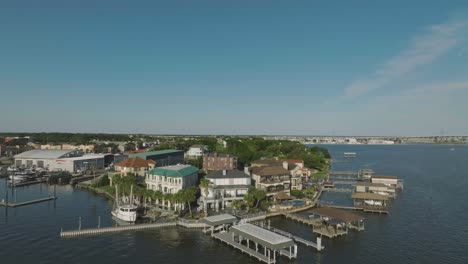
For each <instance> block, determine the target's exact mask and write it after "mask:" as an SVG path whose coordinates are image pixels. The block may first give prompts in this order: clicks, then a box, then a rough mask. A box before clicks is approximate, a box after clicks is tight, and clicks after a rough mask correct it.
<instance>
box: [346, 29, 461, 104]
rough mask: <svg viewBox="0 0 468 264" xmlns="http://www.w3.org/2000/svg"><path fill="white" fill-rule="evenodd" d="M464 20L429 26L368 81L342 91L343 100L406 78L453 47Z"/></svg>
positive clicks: (458, 40)
mask: <svg viewBox="0 0 468 264" xmlns="http://www.w3.org/2000/svg"><path fill="white" fill-rule="evenodd" d="M467 25H468V23H467V21H449V22H446V23H442V24H438V25H433V26H431V27H429V28H428V29H427V30H426V32H425V33H424V34H421V35H418V36H416V37H414V38H413V39H412V40H411V42H410V45H409V47H408V48H407V49H405V50H404V51H402V52H401V53H399V54H398V55H396V56H395V57H393V58H391V59H390V60H388V61H387V62H385V63H384V64H383V65H382V66H381V67H379V68H378V69H377V70H376V71H375V72H374V73H373V74H372V75H371V76H370V77H369V78H365V79H363V80H359V81H356V82H354V83H352V84H351V85H349V86H348V87H346V88H345V91H344V92H345V97H347V98H353V97H356V96H359V95H362V94H365V93H368V92H370V91H373V90H375V89H379V88H381V87H383V86H385V85H387V84H388V83H390V82H391V81H394V80H396V79H398V78H400V77H402V76H405V75H407V74H409V73H411V72H413V71H415V70H416V69H417V68H418V67H420V66H424V65H427V64H430V63H431V62H433V61H434V60H436V59H437V58H439V57H441V56H442V55H443V54H445V53H446V52H448V51H449V50H451V49H452V48H453V47H455V46H456V45H457V44H458V43H459V42H460V41H461V39H462V37H464V35H463V34H464V33H466V32H464V31H463V30H464V29H466V27H467Z"/></svg>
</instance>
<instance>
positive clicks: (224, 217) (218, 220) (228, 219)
mask: <svg viewBox="0 0 468 264" xmlns="http://www.w3.org/2000/svg"><path fill="white" fill-rule="evenodd" d="M236 221H237V218H236V217H235V216H232V215H230V214H220V215H214V216H208V217H205V218H203V219H202V220H201V222H202V223H205V224H207V225H210V226H216V225H223V224H232V223H234V222H236Z"/></svg>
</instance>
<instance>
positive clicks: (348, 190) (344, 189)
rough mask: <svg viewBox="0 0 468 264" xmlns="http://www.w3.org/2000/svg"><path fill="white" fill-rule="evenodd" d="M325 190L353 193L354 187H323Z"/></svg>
mask: <svg viewBox="0 0 468 264" xmlns="http://www.w3.org/2000/svg"><path fill="white" fill-rule="evenodd" d="M323 191H324V192H338V193H352V192H353V189H348V188H323Z"/></svg>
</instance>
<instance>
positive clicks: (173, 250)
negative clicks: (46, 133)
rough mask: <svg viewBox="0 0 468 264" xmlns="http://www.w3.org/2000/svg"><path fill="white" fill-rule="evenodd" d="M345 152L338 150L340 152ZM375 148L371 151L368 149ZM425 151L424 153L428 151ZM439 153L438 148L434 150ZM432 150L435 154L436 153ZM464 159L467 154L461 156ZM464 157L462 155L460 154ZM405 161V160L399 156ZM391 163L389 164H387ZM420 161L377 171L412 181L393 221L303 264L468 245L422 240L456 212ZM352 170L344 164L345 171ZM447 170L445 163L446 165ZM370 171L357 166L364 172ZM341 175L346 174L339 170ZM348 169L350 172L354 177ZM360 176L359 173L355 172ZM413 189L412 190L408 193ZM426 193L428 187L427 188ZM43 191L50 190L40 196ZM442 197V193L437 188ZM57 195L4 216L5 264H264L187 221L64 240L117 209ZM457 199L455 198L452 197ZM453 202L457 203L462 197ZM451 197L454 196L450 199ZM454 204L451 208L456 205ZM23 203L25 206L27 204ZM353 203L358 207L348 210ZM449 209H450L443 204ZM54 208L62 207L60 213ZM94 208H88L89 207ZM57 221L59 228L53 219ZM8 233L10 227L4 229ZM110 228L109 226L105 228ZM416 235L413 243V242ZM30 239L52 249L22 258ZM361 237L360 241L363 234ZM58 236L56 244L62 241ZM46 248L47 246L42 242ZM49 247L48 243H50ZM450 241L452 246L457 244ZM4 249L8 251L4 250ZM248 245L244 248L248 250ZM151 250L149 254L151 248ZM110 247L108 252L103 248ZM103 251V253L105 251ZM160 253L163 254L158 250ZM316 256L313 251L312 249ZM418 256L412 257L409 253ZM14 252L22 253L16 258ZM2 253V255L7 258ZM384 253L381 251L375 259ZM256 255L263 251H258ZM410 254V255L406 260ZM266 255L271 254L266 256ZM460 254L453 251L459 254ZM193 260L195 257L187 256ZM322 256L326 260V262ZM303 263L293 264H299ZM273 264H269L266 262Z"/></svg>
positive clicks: (61, 189) (305, 253) (105, 220)
mask: <svg viewBox="0 0 468 264" xmlns="http://www.w3.org/2000/svg"><path fill="white" fill-rule="evenodd" d="M336 147H338V146H336ZM366 147H368V146H366ZM423 147H424V146H423ZM399 148H404V149H411V148H416V149H419V148H421V146H399ZM432 148H437V147H436V146H435V147H432ZM429 149H431V148H429ZM460 152H461V151H460ZM374 153H376V152H375V151H374V152H372V155H370V157H369V158H368V159H365V160H364V161H373V160H381V161H382V163H381V164H387V163H392V164H397V161H398V160H392V159H391V158H392V157H393V154H392V155H389V157H390V160H388V159H383V158H382V156H383V157H385V156H386V154H387V152H386V151H381V152H377V154H374ZM429 153H430V154H431V156H430V157H432V156H434V157H437V152H434V151H432V152H431V151H429ZM457 153H458V149H457ZM401 155H403V157H404V158H405V159H408V160H410V161H413V160H415V159H417V158H418V156H417V155H414V152H409V153H408V156H404V153H403V154H401ZM399 156H400V155H398V157H399ZM362 158H363V156H362V155H360V156H359V159H362ZM383 161H385V162H383ZM437 162H439V161H438V160H433V161H432V163H434V164H437ZM411 164H412V162H409V164H408V167H403V168H401V169H400V168H398V169H395V170H393V171H389V169H388V168H387V167H385V166H382V165H378V164H377V165H374V169H375V170H376V171H379V172H380V171H382V172H384V171H389V174H390V173H391V174H393V175H401V176H402V178H403V179H404V180H405V184H406V185H408V186H411V191H408V192H405V194H404V195H399V196H398V199H394V200H392V202H391V206H390V207H391V208H389V209H391V210H388V211H391V213H392V215H390V216H389V217H387V216H383V215H379V214H365V215H363V216H364V217H365V218H366V219H365V222H366V223H365V224H366V226H365V231H364V232H361V233H358V232H355V231H354V230H353V231H352V232H351V231H349V232H348V234H347V235H343V236H340V237H339V239H336V238H335V239H325V238H323V239H322V241H321V243H322V246H324V247H325V249H324V250H322V252H321V253H320V254H317V252H316V250H315V249H314V250H305V249H307V248H306V247H304V246H303V245H304V244H302V243H300V242H299V241H298V240H294V239H293V240H294V241H295V243H296V244H297V245H298V247H299V252H298V259H297V262H298V263H303V262H305V261H307V262H308V263H309V262H310V263H341V262H346V261H347V262H349V263H358V262H356V261H354V260H355V258H356V257H357V255H356V252H360V253H359V258H360V260H359V263H362V262H365V263H373V260H375V258H379V261H380V260H381V263H385V264H391V263H395V261H398V262H401V263H406V262H405V259H406V258H416V257H418V258H421V256H422V255H420V254H419V253H418V252H419V251H420V250H423V249H425V248H426V249H427V248H430V247H431V245H432V243H436V244H437V246H438V247H441V248H444V247H445V248H446V246H448V245H446V243H447V241H445V242H444V243H443V244H442V243H438V241H437V239H435V237H434V236H442V235H448V236H450V237H453V238H454V239H455V241H458V242H460V241H461V244H459V245H464V244H463V239H464V238H462V237H461V236H460V234H459V233H457V232H455V229H452V228H451V227H450V225H449V227H448V228H447V229H444V230H443V232H441V231H442V230H438V229H433V230H432V232H434V234H432V233H431V234H430V237H433V238H434V240H433V242H431V243H426V240H424V238H425V237H426V236H427V234H426V235H425V237H421V236H418V235H417V234H422V233H423V232H424V230H427V226H424V225H420V224H418V223H421V221H425V219H427V213H428V212H429V211H431V210H436V209H437V210H442V209H443V208H442V207H444V208H449V207H445V206H448V204H447V203H445V202H442V201H445V200H440V199H441V197H445V196H444V195H448V194H444V193H440V192H435V191H434V192H432V193H431V195H432V196H433V197H434V199H433V200H432V201H431V206H430V207H428V206H427V204H426V203H425V202H424V201H425V200H424V199H422V197H423V195H424V193H425V192H426V191H427V188H426V187H424V186H420V185H418V182H420V179H421V178H422V177H426V178H425V180H426V182H427V183H428V184H430V185H429V186H434V188H436V186H437V184H438V183H439V182H440V180H441V179H442V178H441V177H442V175H444V171H437V170H436V169H435V170H434V168H429V169H428V170H422V171H421V172H420V173H419V174H414V172H413V170H412V166H411ZM343 165H344V164H343ZM351 165H352V164H346V166H351ZM438 165H440V164H438ZM358 166H363V165H360V164H357V165H356V167H358ZM458 166H463V164H462V163H459V164H458ZM337 168H338V167H337ZM346 169H347V168H346V167H345V168H343V170H346ZM353 169H355V170H356V171H358V169H359V168H353ZM462 176H463V174H459V175H452V177H454V179H458V180H461V179H463V177H462ZM0 181H2V182H1V184H4V182H3V181H6V179H0ZM405 187H406V186H405ZM423 187H424V188H423ZM41 188H42V191H41V190H40V189H41ZM52 188H53V186H51V187H48V188H47V185H45V184H36V185H30V186H28V187H26V188H18V189H17V190H16V191H17V192H18V197H19V198H21V199H23V200H24V201H26V200H32V199H35V198H37V197H44V196H47V193H48V192H50V193H51V192H52V191H53V189H52ZM434 190H436V189H434ZM453 194H454V195H460V194H461V193H459V192H457V189H454V192H453ZM12 195H13V194H12V193H11V192H9V197H10V198H11V199H10V200H13V199H12V197H13V196H12ZM57 195H58V196H60V199H58V200H56V202H55V203H48V202H43V203H37V204H35V205H34V206H22V207H17V208H8V211H6V210H0V221H2V222H5V221H7V223H8V224H7V226H8V228H0V234H1V235H2V237H9V238H10V240H12V241H14V243H11V242H9V243H8V244H7V243H6V241H5V240H2V241H1V242H0V244H1V245H2V247H3V248H4V249H6V248H8V252H7V251H6V250H4V251H3V253H4V254H2V256H4V259H2V260H5V261H7V262H13V261H15V260H14V259H18V258H23V259H25V260H27V261H29V262H32V261H34V260H39V261H40V262H42V261H43V260H44V255H47V256H51V257H53V258H54V259H56V260H58V261H64V262H70V263H73V259H72V257H71V256H69V255H67V253H66V252H68V251H67V250H65V248H71V247H73V248H74V249H73V250H74V252H76V253H77V254H80V256H81V259H82V260H83V261H86V262H87V263H102V262H103V261H107V260H110V261H114V262H119V261H130V260H137V261H142V262H144V261H146V258H144V257H142V255H145V256H148V257H149V258H152V259H153V258H158V259H161V260H167V261H168V263H179V262H182V261H184V257H183V256H180V254H178V253H179V252H180V250H184V252H189V253H190V254H191V256H193V257H192V261H193V262H194V263H206V262H207V261H209V262H216V261H219V256H220V255H222V256H225V259H229V260H232V262H230V263H238V262H241V263H248V264H253V263H259V262H258V261H259V260H258V259H257V258H254V257H251V256H250V255H248V254H240V253H241V251H240V250H238V249H235V250H233V246H229V247H226V246H225V245H226V243H225V242H222V243H224V245H223V244H222V243H220V240H219V239H213V238H212V237H211V236H210V235H204V234H203V233H202V232H201V230H203V227H200V228H185V227H183V228H182V225H181V221H179V222H178V224H179V225H178V226H177V227H173V226H172V227H163V228H149V229H145V231H143V230H141V231H123V232H110V233H106V234H105V235H83V236H81V235H80V236H78V237H82V238H80V239H59V237H60V236H59V231H60V227H63V229H64V231H69V230H73V229H76V226H77V218H78V216H81V217H82V218H83V219H84V220H83V223H82V224H83V228H82V230H85V229H90V228H95V227H96V226H97V216H98V215H100V216H101V226H110V227H112V226H113V225H115V223H113V222H112V219H111V218H110V217H109V216H110V211H111V210H112V203H111V202H109V201H107V200H106V199H104V198H102V197H101V196H98V195H95V194H93V193H90V192H87V191H85V190H81V189H76V188H71V187H70V186H57ZM4 196H5V194H4V188H0V197H4ZM452 196H453V195H452ZM452 196H450V199H454V198H455V197H454V196H453V197H452ZM447 198H448V197H447ZM450 199H448V200H446V201H450ZM320 200H321V204H322V202H323V203H324V204H325V202H327V201H333V203H332V204H326V206H328V207H338V206H340V205H342V206H343V207H340V209H344V210H347V209H348V210H350V212H351V210H352V211H355V212H356V213H358V214H361V213H364V212H363V210H362V209H360V208H359V209H356V207H354V206H353V205H352V200H351V199H350V194H348V193H332V192H324V193H323V194H322V196H321V199H320ZM19 201H20V200H19ZM348 201H351V202H349V203H348ZM440 202H442V203H440ZM52 204H54V206H52ZM83 205H86V206H83ZM408 205H417V206H408ZM393 214H399V215H405V217H394V216H393ZM51 217H52V218H53V221H50V220H51ZM254 217H256V218H258V219H260V220H258V221H262V218H265V215H264V214H256V215H255V214H252V215H250V216H249V217H246V218H254ZM26 218H27V219H34V221H29V220H28V221H26ZM439 220H440V221H442V223H445V224H447V221H449V222H450V223H456V224H457V225H462V224H463V223H462V222H460V220H461V219H459V218H450V217H449V219H445V218H444V219H442V218H441V219H439ZM186 221H187V222H190V224H195V223H194V222H192V221H191V220H186ZM268 221H269V222H270V221H271V225H270V227H271V228H275V229H278V230H282V231H284V232H286V233H290V234H293V235H299V237H301V238H303V239H305V240H307V241H310V242H312V241H313V242H316V237H317V236H320V235H318V234H316V233H312V226H311V225H306V224H302V223H300V222H297V221H294V220H292V219H290V218H288V219H286V217H281V216H278V217H272V218H268ZM38 224H39V225H41V228H40V229H38V228H37V225H38ZM4 227H5V226H4ZM101 228H104V227H101ZM410 232H411V234H413V235H412V236H408V234H409V233H410ZM18 234H19V235H23V234H24V235H27V236H28V237H31V239H40V238H41V237H42V239H43V237H47V239H46V240H47V247H45V246H39V247H40V249H41V250H40V251H39V250H33V251H30V252H29V253H28V254H19V253H17V252H18V250H19V248H18V247H26V246H27V245H28V243H30V242H29V241H30V240H28V239H25V238H21V239H19V238H18V239H17V238H15V237H14V235H18ZM358 234H359V235H358ZM54 237H55V238H54ZM400 239H405V240H407V241H408V243H407V244H405V245H400V244H398V243H393V242H392V241H394V240H400ZM38 241H41V240H38ZM44 241H45V240H44ZM455 241H449V242H448V244H453V243H452V242H455ZM2 242H3V244H2ZM132 243H138V245H139V246H136V247H138V249H137V250H138V252H137V251H136V249H135V247H130V248H129V247H128V245H129V244H132ZM245 243H246V241H244V242H243V244H245ZM376 243H379V244H385V245H386V249H388V254H383V255H382V254H381V252H382V251H381V250H378V249H376V248H375V244H376ZM146 244H147V245H149V247H145V246H143V245H146ZM102 245H104V250H103V249H102V248H100V247H101V246H102ZM118 245H122V248H121V249H118ZM98 248H99V249H98ZM154 248H158V249H160V250H157V251H155V250H154ZM309 248H310V249H312V248H311V247H309ZM408 248H409V249H411V250H407V249H408ZM12 249H14V250H13V251H12ZM1 250H2V249H0V251H1ZM376 250H377V252H375V251H376ZM254 251H255V250H254ZM392 252H399V253H398V254H393V253H392ZM401 252H403V253H401ZM259 253H260V254H262V255H264V252H263V251H260V252H259ZM452 253H453V252H452ZM118 254H126V255H125V256H124V257H121V256H119V257H116V255H118ZM187 254H188V253H187ZM429 255H430V257H431V258H429V257H427V258H425V257H422V261H424V262H425V263H448V262H444V261H447V260H446V259H445V257H446V255H445V254H441V253H438V251H434V253H432V252H431V254H429ZM318 256H319V258H320V260H317V259H318ZM463 256H464V255H463V254H462V253H461V252H460V255H457V254H455V253H453V255H452V257H450V258H449V260H450V263H464V262H462V260H463ZM294 260H295V259H293V261H294ZM287 261H288V258H287V257H285V256H283V255H282V256H281V257H279V258H278V259H277V263H280V262H281V263H285V262H287ZM264 263H265V262H264Z"/></svg>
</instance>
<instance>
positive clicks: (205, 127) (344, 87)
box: [0, 0, 468, 135]
mask: <svg viewBox="0 0 468 264" xmlns="http://www.w3.org/2000/svg"><path fill="white" fill-rule="evenodd" d="M130 3H131V4H130ZM0 131H31V132H36V131H63V132H107V133H127V132H128V133H177V134H178V133H183V134H291V135H440V134H441V133H443V134H444V135H468V1H457V0H450V1H429V0H424V1H407V0H405V1H395V0H392V1H370V0H369V1H358V0H356V1H330V0H326V1H325V0H324V1H292V0H289V1H254V0H249V1H241V0H236V1H222V0H216V1H201V0H199V1H175V0H172V1H118V0H112V1H105V0H101V1H86V0H85V1H67V0H60V1H58V0H57V1H47V0H42V1H33V0H31V1H22V0H15V1H10V0H2V1H0Z"/></svg>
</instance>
